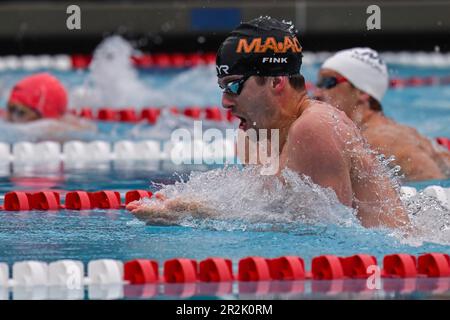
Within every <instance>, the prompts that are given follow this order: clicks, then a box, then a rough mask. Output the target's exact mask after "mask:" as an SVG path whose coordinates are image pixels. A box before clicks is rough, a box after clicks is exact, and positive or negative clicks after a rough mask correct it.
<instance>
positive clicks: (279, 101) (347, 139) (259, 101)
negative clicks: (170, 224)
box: [128, 17, 409, 228]
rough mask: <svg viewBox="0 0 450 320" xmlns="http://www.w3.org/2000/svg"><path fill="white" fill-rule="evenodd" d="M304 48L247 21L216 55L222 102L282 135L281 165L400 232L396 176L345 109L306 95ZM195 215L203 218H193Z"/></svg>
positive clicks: (176, 205)
mask: <svg viewBox="0 0 450 320" xmlns="http://www.w3.org/2000/svg"><path fill="white" fill-rule="evenodd" d="M301 52H302V48H301V46H300V43H299V41H298V39H297V35H296V31H295V30H294V28H293V26H292V25H291V24H288V23H284V22H280V21H278V20H276V19H273V18H268V17H260V18H258V19H254V20H252V21H249V22H246V23H242V24H241V25H239V26H238V27H237V28H236V29H235V30H234V31H232V32H231V34H230V35H229V36H228V37H227V38H226V39H225V41H224V42H223V43H222V45H221V46H220V48H219V50H218V53H217V60H216V64H217V66H216V69H217V76H218V83H219V86H220V87H221V88H222V90H223V95H222V105H223V107H224V108H226V109H228V110H231V112H232V114H233V115H235V116H236V117H238V118H239V119H240V121H241V122H240V125H239V128H240V129H241V130H244V131H247V130H249V129H250V128H252V129H255V130H256V131H257V130H259V129H278V130H279V146H280V155H279V162H280V163H279V168H280V170H282V169H283V168H289V169H291V170H293V171H295V172H297V173H298V174H303V175H307V176H309V177H311V179H312V181H313V182H314V183H316V184H318V185H320V186H322V187H329V188H331V189H332V190H334V192H335V193H336V195H337V198H338V199H339V201H340V202H341V203H342V204H344V205H346V206H348V207H353V208H355V209H356V212H357V217H358V218H359V220H360V221H361V224H362V225H363V226H365V227H379V226H385V227H392V228H395V227H402V226H405V225H407V224H408V222H409V219H408V216H407V213H406V211H405V208H404V207H403V204H402V202H401V200H400V198H399V195H398V192H397V190H396V188H395V187H394V185H393V182H392V181H391V179H390V177H389V175H388V174H386V172H383V170H382V168H381V165H380V163H379V161H378V159H377V157H376V154H375V153H374V152H372V151H371V150H369V149H368V148H367V146H366V144H365V141H364V139H363V138H362V136H361V133H360V131H359V130H358V128H357V127H356V125H355V124H354V123H353V122H352V121H351V120H350V119H349V118H348V117H347V116H346V115H345V113H344V112H342V111H340V110H338V109H336V108H334V107H332V106H330V105H329V104H326V103H324V102H319V101H317V100H311V99H309V98H308V96H307V93H306V89H305V81H304V78H303V76H302V75H301V74H300V67H301V62H302V53H301ZM183 208H185V209H187V210H191V209H192V210H196V211H199V212H200V216H202V215H203V213H204V212H205V211H207V210H205V209H204V208H199V206H198V204H196V203H189V201H187V200H186V201H183V199H178V198H177V199H164V198H163V199H161V200H160V201H157V202H156V203H153V204H146V203H140V202H132V203H131V204H129V205H128V209H129V210H131V211H132V213H133V214H135V215H136V216H137V217H139V218H141V219H143V220H151V219H152V217H153V216H157V217H160V216H163V215H170V214H171V213H173V211H181V210H183ZM195 214H197V213H195Z"/></svg>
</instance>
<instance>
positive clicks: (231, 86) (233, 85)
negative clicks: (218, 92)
mask: <svg viewBox="0 0 450 320" xmlns="http://www.w3.org/2000/svg"><path fill="white" fill-rule="evenodd" d="M250 77H251V76H249V75H248V76H243V77H242V78H240V79H236V80H233V81H230V82H228V83H226V84H225V85H223V86H222V85H219V87H220V89H222V92H223V93H231V94H235V95H239V94H241V91H242V89H243V88H244V83H245V81H247V80H248V78H250Z"/></svg>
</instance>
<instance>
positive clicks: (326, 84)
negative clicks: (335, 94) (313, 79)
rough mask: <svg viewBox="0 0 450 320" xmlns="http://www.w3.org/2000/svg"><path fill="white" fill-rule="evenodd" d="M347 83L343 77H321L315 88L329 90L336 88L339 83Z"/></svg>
mask: <svg viewBox="0 0 450 320" xmlns="http://www.w3.org/2000/svg"><path fill="white" fill-rule="evenodd" d="M343 82H348V80H347V78H344V77H323V78H320V79H319V80H318V81H317V83H316V87H317V88H320V89H331V88H334V87H336V86H337V85H338V84H339V83H343Z"/></svg>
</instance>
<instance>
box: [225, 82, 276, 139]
mask: <svg viewBox="0 0 450 320" xmlns="http://www.w3.org/2000/svg"><path fill="white" fill-rule="evenodd" d="M245 79H246V78H245V77H243V76H241V75H230V76H226V77H223V78H220V79H219V80H218V83H219V86H220V87H221V88H226V87H227V86H228V87H230V88H231V87H233V86H234V85H235V84H236V83H237V82H239V80H245ZM267 82H268V81H267ZM267 85H268V84H267V83H266V84H258V83H257V80H256V77H255V76H251V77H248V78H247V79H246V80H245V81H244V82H243V83H242V81H241V84H240V86H241V88H240V90H239V93H237V91H236V93H233V92H231V91H230V90H224V92H223V94H222V106H223V107H224V108H226V109H229V110H231V113H232V114H233V115H234V116H236V117H237V118H239V119H240V120H241V122H240V124H239V128H240V129H242V130H244V131H246V130H248V129H250V128H253V129H255V130H258V129H269V128H273V124H272V122H273V119H274V117H273V114H274V108H273V107H272V104H271V98H270V96H269V95H270V93H269V91H268V90H267V88H266V86H267Z"/></svg>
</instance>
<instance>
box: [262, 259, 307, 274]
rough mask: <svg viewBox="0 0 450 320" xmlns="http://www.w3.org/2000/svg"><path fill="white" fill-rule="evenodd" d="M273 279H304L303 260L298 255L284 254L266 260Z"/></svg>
mask: <svg viewBox="0 0 450 320" xmlns="http://www.w3.org/2000/svg"><path fill="white" fill-rule="evenodd" d="M268 263H269V270H270V277H271V278H272V279H273V280H301V279H305V262H304V261H303V259H302V258H300V257H293V256H285V257H280V258H275V259H271V260H268Z"/></svg>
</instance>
